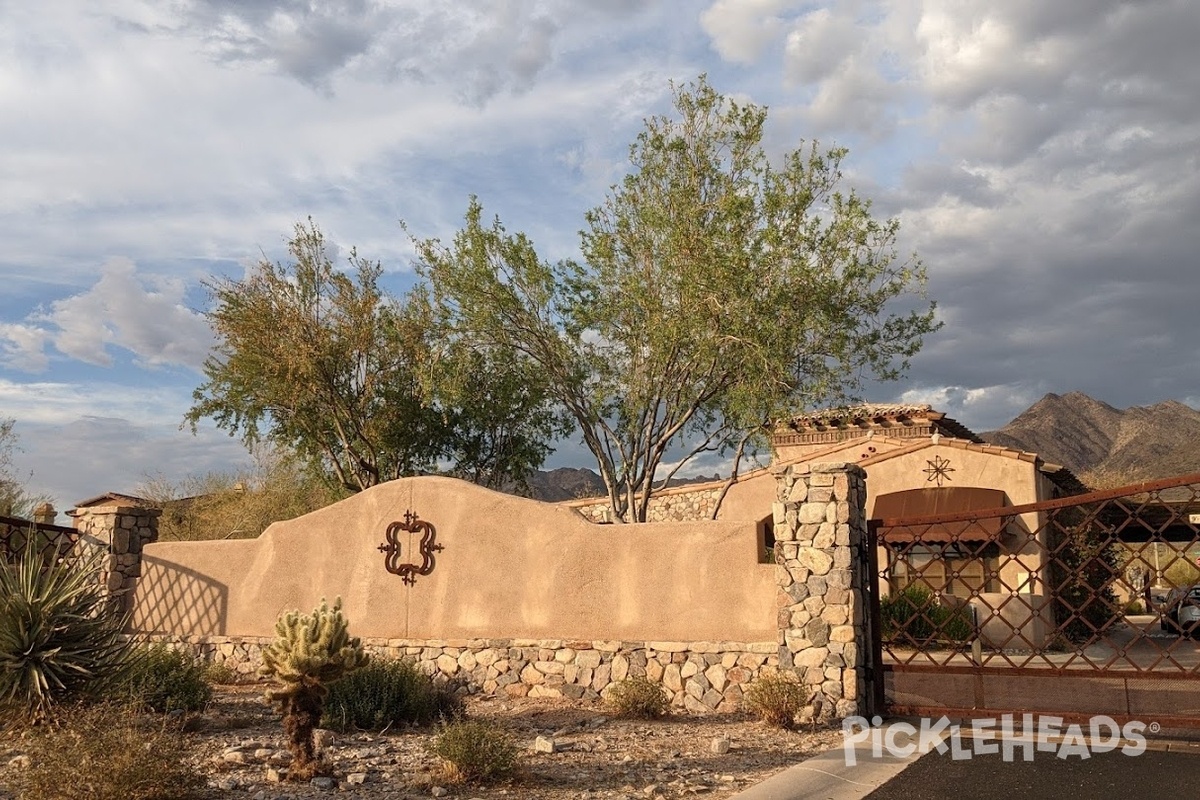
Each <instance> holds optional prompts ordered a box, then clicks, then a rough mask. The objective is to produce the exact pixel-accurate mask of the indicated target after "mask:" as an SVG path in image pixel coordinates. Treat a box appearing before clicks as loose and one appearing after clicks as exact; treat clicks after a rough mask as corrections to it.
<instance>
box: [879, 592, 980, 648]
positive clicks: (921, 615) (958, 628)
mask: <svg viewBox="0 0 1200 800" xmlns="http://www.w3.org/2000/svg"><path fill="white" fill-rule="evenodd" d="M879 617H880V620H881V621H882V623H883V635H884V636H885V637H886V638H888V639H890V640H892V641H899V642H905V643H910V644H922V643H926V642H929V641H930V640H932V639H944V640H950V641H954V642H964V641H967V640H969V639H971V638H972V637H973V636H974V635H975V624H974V622H973V620H972V618H971V611H970V607H969V606H965V605H964V606H955V607H947V606H943V605H941V604H940V603H938V601H937V598H936V597H935V596H934V594H933V592H931V591H930V590H929V589H928V588H926V587H925V586H922V585H920V584H916V583H912V584H909V585H908V586H906V587H904V588H903V589H901V590H900V591H898V592H892V593H891V594H889V595H888V596H887V597H884V598H883V599H882V600H880V601H879Z"/></svg>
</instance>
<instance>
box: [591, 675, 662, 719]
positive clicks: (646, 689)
mask: <svg viewBox="0 0 1200 800" xmlns="http://www.w3.org/2000/svg"><path fill="white" fill-rule="evenodd" d="M605 699H606V701H607V702H608V705H609V707H611V708H612V710H613V711H614V712H616V714H617V716H620V717H628V718H632V719H657V718H659V717H661V716H664V715H665V714H666V713H667V710H668V709H669V708H670V707H671V698H670V697H668V696H667V693H666V691H665V690H664V689H663V687H662V685H661V684H658V683H655V682H654V681H652V680H650V679H649V678H642V677H638V678H626V679H625V680H622V681H618V682H617V683H615V684H613V686H612V688H611V689H609V690H608V693H607V695H606V698H605Z"/></svg>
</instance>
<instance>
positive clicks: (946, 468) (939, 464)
mask: <svg viewBox="0 0 1200 800" xmlns="http://www.w3.org/2000/svg"><path fill="white" fill-rule="evenodd" d="M925 463H926V464H928V465H929V466H928V467H926V468H925V470H924V472H925V475H926V477H925V480H926V481H936V482H937V485H938V487H939V488H940V487H941V485H942V481H948V480H950V473H951V472H954V467H952V466H950V459H948V458H942V457H941V456H934V457H933V460H932V461H926V462H925Z"/></svg>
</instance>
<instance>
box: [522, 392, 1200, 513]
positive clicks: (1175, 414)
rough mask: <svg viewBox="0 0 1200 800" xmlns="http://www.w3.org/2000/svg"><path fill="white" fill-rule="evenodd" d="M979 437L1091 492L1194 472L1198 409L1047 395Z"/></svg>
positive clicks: (593, 479)
mask: <svg viewBox="0 0 1200 800" xmlns="http://www.w3.org/2000/svg"><path fill="white" fill-rule="evenodd" d="M979 437H980V438H981V439H983V440H984V441H987V442H991V443H992V444H998V445H1003V446H1004V447H1012V448H1015V449H1017V450H1025V451H1028V452H1031V453H1037V454H1038V455H1039V456H1041V457H1042V459H1043V460H1045V461H1048V462H1051V463H1054V464H1062V465H1063V466H1065V467H1067V468H1068V469H1070V470H1071V471H1072V472H1074V473H1075V474H1076V475H1077V476H1078V477H1079V479H1080V480H1082V481H1083V482H1084V483H1085V484H1087V485H1088V486H1091V487H1093V488H1097V489H1101V488H1108V487H1114V486H1123V485H1125V484H1129V483H1135V482H1137V481H1145V480H1153V479H1155V478H1169V477H1171V476H1174V475H1183V474H1186V473H1192V472H1200V411H1196V410H1195V409H1193V408H1191V407H1190V406H1187V405H1184V404H1183V403H1181V402H1179V401H1178V400H1166V401H1164V402H1161V403H1156V404H1155V405H1152V406H1132V407H1130V408H1126V409H1124V410H1122V409H1118V408H1114V407H1112V406H1110V405H1109V404H1108V403H1105V402H1102V401H1100V400H1096V399H1094V398H1092V397H1089V396H1088V395H1086V394H1084V393H1082V392H1068V393H1067V394H1062V395H1059V394H1047V395H1046V396H1045V397H1043V398H1042V399H1041V400H1038V401H1037V402H1036V403H1034V404H1033V405H1032V406H1030V407H1029V408H1027V409H1026V410H1025V411H1023V412H1021V414H1020V415H1018V416H1017V418H1016V419H1014V420H1013V421H1012V422H1010V423H1008V424H1007V425H1005V426H1004V427H1003V428H1001V429H1000V430H996V431H988V432H986V433H981V434H979ZM529 488H530V494H531V496H533V497H535V498H537V499H539V500H547V501H551V502H557V501H561V500H573V499H575V498H580V497H597V496H601V495H603V494H604V493H605V489H604V482H603V481H602V480H600V476H599V475H597V474H596V473H595V472H594V471H593V470H590V469H586V468H584V469H581V468H574V467H562V468H559V469H554V470H549V471H544V472H542V471H539V472H535V473H534V474H533V475H531V476H530V477H529Z"/></svg>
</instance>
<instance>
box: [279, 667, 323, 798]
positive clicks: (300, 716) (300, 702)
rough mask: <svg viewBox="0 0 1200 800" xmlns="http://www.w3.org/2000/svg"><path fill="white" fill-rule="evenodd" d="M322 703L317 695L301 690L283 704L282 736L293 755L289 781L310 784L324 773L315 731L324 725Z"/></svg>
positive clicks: (289, 769)
mask: <svg viewBox="0 0 1200 800" xmlns="http://www.w3.org/2000/svg"><path fill="white" fill-rule="evenodd" d="M323 701H324V698H322V697H321V696H320V695H318V694H316V693H315V692H306V691H304V690H303V689H302V690H301V691H299V692H297V693H296V694H295V695H292V696H291V697H289V698H287V699H286V700H285V701H284V702H283V734H284V737H285V738H286V739H287V744H288V750H290V751H291V753H292V764H291V766H290V767H289V768H288V779H289V780H293V781H308V780H311V779H312V778H313V777H314V776H316V775H319V774H320V772H321V767H322V765H321V763H320V761H319V760H318V759H317V752H316V744H315V743H314V742H313V731H314V730H315V729H316V727H317V726H318V725H319V724H321V711H322V707H323V706H324V702H323Z"/></svg>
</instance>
